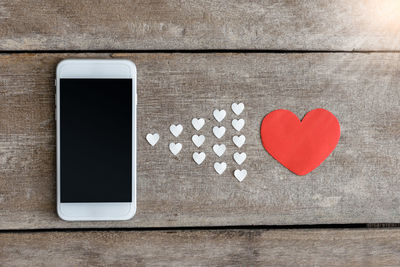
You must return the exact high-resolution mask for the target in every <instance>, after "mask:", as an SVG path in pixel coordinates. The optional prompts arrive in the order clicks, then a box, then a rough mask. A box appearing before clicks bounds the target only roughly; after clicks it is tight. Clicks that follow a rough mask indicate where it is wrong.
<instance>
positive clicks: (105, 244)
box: [0, 229, 400, 266]
mask: <svg viewBox="0 0 400 267" xmlns="http://www.w3.org/2000/svg"><path fill="white" fill-rule="evenodd" d="M399 247H400V231H399V230H398V229H392V230H297V231H296V230H277V231H266V230H214V231H207V230H205V231H154V232H153V231H145V232H140V231H139V232H136V231H128V232H126V231H118V232H113V231H111V232H108V231H107V232H45V233H40V232H36V233H3V234H0V261H1V262H2V264H4V265H5V266H42V265H43V264H45V265H46V266H78V265H79V266H83V265H85V266H88V265H90V266H104V265H118V266H120V265H124V266H125V265H129V266H132V265H135V266H166V265H168V266H177V265H179V266H210V265H213V266H326V265H329V266H398V263H399V262H400V253H399V252H400V251H399Z"/></svg>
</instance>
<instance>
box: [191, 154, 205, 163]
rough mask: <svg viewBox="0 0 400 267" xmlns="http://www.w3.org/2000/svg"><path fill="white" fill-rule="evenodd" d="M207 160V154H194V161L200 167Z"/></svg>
mask: <svg viewBox="0 0 400 267" xmlns="http://www.w3.org/2000/svg"><path fill="white" fill-rule="evenodd" d="M205 158H206V153H204V152H200V153H197V152H194V153H193V160H194V161H195V162H196V163H197V164H198V165H200V164H201V163H203V161H204V159H205Z"/></svg>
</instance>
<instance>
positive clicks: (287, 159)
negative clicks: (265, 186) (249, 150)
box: [261, 108, 340, 175]
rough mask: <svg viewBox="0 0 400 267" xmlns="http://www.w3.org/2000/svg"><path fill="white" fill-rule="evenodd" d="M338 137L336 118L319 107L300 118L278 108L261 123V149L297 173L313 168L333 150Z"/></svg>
mask: <svg viewBox="0 0 400 267" xmlns="http://www.w3.org/2000/svg"><path fill="white" fill-rule="evenodd" d="M339 138H340V125H339V121H338V120H337V118H336V117H335V116H334V115H333V114H332V113H330V112H329V111H327V110H325V109H322V108H319V109H314V110H312V111H310V112H308V113H307V114H306V115H305V116H304V118H303V120H302V121H300V120H299V119H298V118H297V116H296V115H295V114H294V113H293V112H291V111H289V110H284V109H278V110H275V111H272V112H271V113H269V114H268V115H267V116H265V117H264V119H263V121H262V123H261V141H262V144H263V146H264V148H265V149H266V150H267V151H268V153H269V154H271V156H272V157H274V158H275V159H276V160H277V161H279V162H280V163H281V164H282V165H283V166H285V167H286V168H288V169H289V170H291V171H292V172H294V173H295V174H297V175H305V174H307V173H309V172H311V171H312V170H314V169H315V168H317V167H318V166H319V165H320V164H321V163H322V162H323V161H324V160H325V159H326V158H327V157H328V156H329V154H331V152H332V151H333V150H334V149H335V147H336V145H337V143H338V142H339Z"/></svg>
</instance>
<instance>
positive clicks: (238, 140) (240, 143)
mask: <svg viewBox="0 0 400 267" xmlns="http://www.w3.org/2000/svg"><path fill="white" fill-rule="evenodd" d="M232 140H233V143H234V144H235V145H236V146H237V147H238V148H241V147H242V146H243V145H244V142H246V137H245V136H244V135H241V136H237V135H235V136H234V137H233V138H232Z"/></svg>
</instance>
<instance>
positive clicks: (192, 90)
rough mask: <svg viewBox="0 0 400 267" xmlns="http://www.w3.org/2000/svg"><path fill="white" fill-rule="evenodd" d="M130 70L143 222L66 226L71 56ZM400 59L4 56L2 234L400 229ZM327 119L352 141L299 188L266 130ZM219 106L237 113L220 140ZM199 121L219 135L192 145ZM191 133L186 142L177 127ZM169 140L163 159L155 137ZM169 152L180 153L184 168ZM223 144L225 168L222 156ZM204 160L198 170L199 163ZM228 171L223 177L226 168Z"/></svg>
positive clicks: (163, 143) (0, 60)
mask: <svg viewBox="0 0 400 267" xmlns="http://www.w3.org/2000/svg"><path fill="white" fill-rule="evenodd" d="M70 57H74V58H80V57H101V58H111V57H114V58H129V59H131V60H133V61H134V62H135V63H136V65H137V69H138V98H139V100H138V137H137V139H138V182H137V185H138V191H137V192H138V212H137V215H136V216H135V217H134V219H133V220H130V221H125V222H75V223H69V222H64V221H62V220H60V219H58V217H57V215H56V209H55V207H56V203H55V199H56V198H55V179H56V178H55V123H54V92H55V88H54V71H55V66H56V64H57V63H58V62H59V61H60V60H62V59H64V58H70ZM399 62H400V54H397V53H372V54H366V53H322V54H318V53H311V54H308V53H306V54H257V53H251V54H231V53H222V54H219V53H217V54H214V53H212V54H207V53H206V54H203V53H201V54H176V53H174V54H9V55H8V54H6V55H1V56H0V66H1V72H0V165H1V168H0V228H1V229H21V228H68V227H71V228H75V227H76V228H85V227H167V226H214V225H287V224H290V225H294V224H331V223H399V222H400V184H399V182H398V178H399V173H400V142H399V136H400V120H399V119H400V116H399V115H400V90H399V84H400V64H399ZM234 101H242V102H244V104H245V106H246V107H245V111H244V113H243V115H241V116H240V117H242V118H244V119H245V121H246V125H245V127H244V129H243V130H242V133H243V134H244V135H245V136H246V138H247V141H246V144H245V145H244V147H242V148H241V149H240V151H244V152H246V153H247V157H248V158H247V160H246V161H245V163H244V164H243V165H242V166H243V168H245V169H247V171H248V177H247V178H246V179H245V180H244V181H243V182H242V183H239V182H238V181H237V180H236V179H235V178H234V177H233V175H232V173H233V171H234V170H235V169H236V168H237V165H235V164H234V162H233V159H232V154H233V152H234V151H237V149H235V147H234V145H233V143H232V141H231V138H232V136H233V135H234V134H236V132H235V131H234V129H233V128H232V127H231V126H230V123H231V120H232V118H234V117H236V116H234V115H233V113H232V112H231V111H230V105H231V104H232V102H234ZM319 107H322V108H326V109H328V110H330V111H331V112H332V113H333V114H335V115H336V117H337V118H338V120H339V122H340V124H341V129H342V136H341V139H340V141H339V144H338V146H337V148H336V150H335V151H334V152H333V153H332V155H331V156H330V157H328V159H327V160H326V161H325V162H324V163H323V164H322V165H321V166H320V167H319V168H317V169H316V170H314V171H313V172H312V173H310V174H308V175H306V176H302V177H300V176H296V175H294V174H292V173H291V172H290V171H288V170H287V169H285V168H284V167H282V166H281V165H280V164H279V163H277V162H276V161H275V160H274V159H273V158H272V157H271V156H269V155H268V154H267V153H266V152H265V151H264V149H263V147H262V145H261V142H260V138H259V127H260V123H261V120H262V118H263V117H264V115H266V114H267V113H268V112H271V111H273V110H275V109H279V108H285V109H289V110H292V111H293V112H294V113H295V114H297V115H298V116H299V117H302V116H304V114H305V113H306V112H307V111H309V110H312V109H314V108H319ZM214 108H223V109H226V110H227V111H228V115H227V118H226V119H225V120H224V121H223V122H222V123H221V125H224V126H225V127H226V128H227V133H226V134H225V136H224V137H223V138H222V139H221V141H218V140H217V139H216V138H215V137H214V136H213V135H212V131H211V129H212V127H213V126H215V125H218V123H217V122H216V121H215V120H214V119H213V118H212V111H213V109H214ZM193 117H203V118H205V119H206V124H205V126H204V127H203V129H201V130H200V131H199V132H197V133H201V134H204V135H205V137H206V141H205V143H204V145H203V147H202V148H201V149H197V148H196V147H195V146H194V145H193V144H192V142H191V136H192V135H193V134H195V133H196V131H195V130H194V129H193V127H192V126H191V120H192V118H193ZM172 123H181V124H182V125H183V127H184V131H183V133H182V134H181V136H180V137H179V138H175V137H173V136H172V135H171V134H170V133H169V130H168V128H169V125H170V124H172ZM149 132H158V133H159V134H160V136H161V138H160V141H159V143H158V144H157V145H156V147H154V148H153V147H151V146H150V145H149V144H147V142H146V140H145V136H146V134H147V133H149ZM169 142H181V143H182V144H183V149H182V152H181V153H180V154H179V155H178V156H172V154H171V153H170V152H169V150H168V144H169ZM216 143H224V144H225V145H226V146H227V152H226V153H225V154H224V155H223V156H222V158H221V159H218V158H217V156H216V155H215V154H214V153H213V152H212V145H214V144H216ZM195 151H204V152H205V153H206V155H207V157H206V160H205V162H204V163H203V164H202V165H201V166H197V165H196V164H195V163H194V162H193V160H192V153H193V152H195ZM217 160H218V161H225V162H227V164H228V169H227V170H226V172H225V173H224V174H223V175H221V176H219V175H217V173H216V172H215V171H214V169H213V164H214V162H215V161H217Z"/></svg>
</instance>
